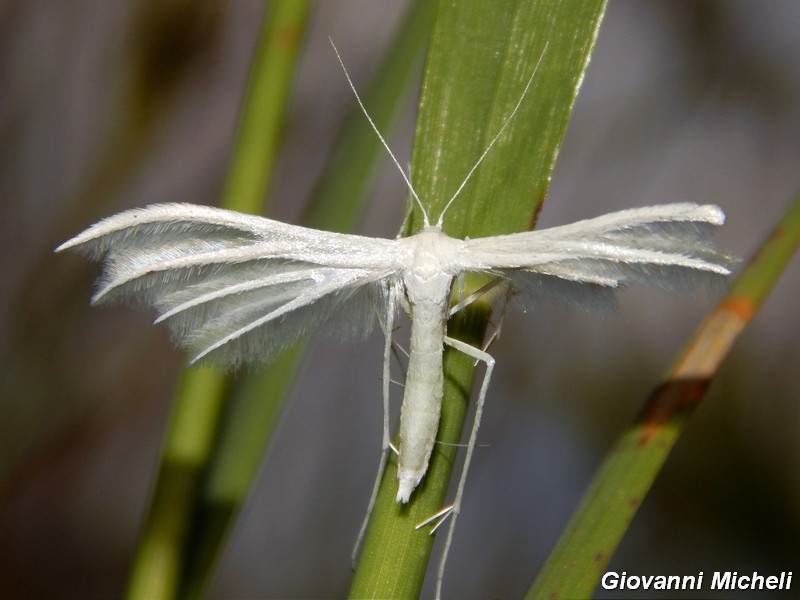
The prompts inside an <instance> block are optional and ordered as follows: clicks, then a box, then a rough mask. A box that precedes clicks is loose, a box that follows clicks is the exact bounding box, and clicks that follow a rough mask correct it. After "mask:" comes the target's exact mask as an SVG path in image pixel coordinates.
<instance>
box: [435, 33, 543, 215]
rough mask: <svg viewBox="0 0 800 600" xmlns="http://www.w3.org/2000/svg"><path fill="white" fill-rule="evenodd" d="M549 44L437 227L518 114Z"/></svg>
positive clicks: (444, 210) (448, 204) (444, 209)
mask: <svg viewBox="0 0 800 600" xmlns="http://www.w3.org/2000/svg"><path fill="white" fill-rule="evenodd" d="M549 44H550V42H546V43H545V45H544V49H543V50H542V54H541V55H540V56H539V60H538V61H536V66H535V67H534V68H533V73H531V76H530V77H529V78H528V83H526V84H525V89H523V90H522V94H520V96H519V100H517V104H516V106H514V110H512V111H511V114H509V115H508V116H507V117H506V120H505V121H503V124H502V126H501V127H500V129H499V130H498V132H497V133H496V134H495V136H494V137H493V138H492V141H491V142H489V145H488V146H486V149H485V150H484V151H483V153H482V154H481V155H480V157H479V158H478V160H477V161H476V162H475V164H474V165H472V168H471V169H470V170H469V173H467V176H466V177H465V178H464V181H462V182H461V185H459V186H458V189H457V190H456V191H455V193H454V194H453V195H452V197H451V198H450V200H448V201H447V204H445V205H444V208H443V209H442V212H441V213H440V214H439V220H438V221H437V222H436V226H437V227H439V228H441V227H442V225H443V224H444V215H445V213H446V212H447V210H448V209H449V208H450V205H452V204H453V202H454V201H455V199H456V198H457V197H458V195H459V194H460V193H461V190H463V189H464V186H465V185H467V182H468V181H469V180H470V179H471V178H472V174H473V173H475V169H477V168H478V166H479V165H480V164H481V163H482V162H483V159H484V158H486V155H487V154H489V151H490V150H491V149H492V146H494V144H495V142H497V140H498V139H500V136H501V135H503V132H504V131H505V130H506V127H508V124H509V123H510V122H511V119H513V118H514V115H516V114H517V111H518V110H519V107H520V106H522V101H523V100H524V99H525V95H526V94H527V93H528V89H530V87H531V84H532V83H533V78H534V77H536V72H537V71H538V70H539V65H541V64H542V59H544V55H545V54H546V53H547V46H548V45H549Z"/></svg>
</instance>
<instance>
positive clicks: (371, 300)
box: [56, 48, 729, 597]
mask: <svg viewBox="0 0 800 600" xmlns="http://www.w3.org/2000/svg"><path fill="white" fill-rule="evenodd" d="M334 50H335V48H334ZM338 56H339V55H338V52H337V57H338ZM339 61H340V62H341V58H339ZM539 62H541V58H540V59H539ZM342 68H343V69H344V65H343V64H342ZM537 68H538V64H537ZM535 73H536V70H534V73H533V74H532V75H531V77H530V79H529V80H528V82H527V84H526V86H525V88H524V90H523V91H522V93H521V94H520V97H519V100H518V101H517V104H516V106H515V107H514V109H513V110H512V111H511V112H510V114H509V115H508V116H507V117H506V119H505V121H504V122H503V125H502V126H501V127H500V129H499V131H498V132H497V133H496V135H495V136H494V138H493V139H492V141H491V142H490V143H489V144H488V146H487V147H486V148H485V150H484V151H483V153H482V154H481V156H480V158H479V159H478V160H477V161H476V162H475V164H474V166H473V167H472V168H471V169H470V171H469V172H468V173H467V174H466V175H465V177H464V180H463V181H462V183H461V185H460V186H459V187H458V189H456V190H455V192H454V193H453V195H452V197H451V198H450V199H449V201H448V202H447V203H446V204H445V208H444V209H443V210H442V212H441V214H440V215H439V217H438V219H437V220H436V221H435V222H434V223H432V222H431V220H430V218H429V215H428V214H427V212H426V211H425V208H424V206H423V204H422V202H421V200H420V198H419V196H418V195H417V193H416V191H415V190H414V187H413V185H412V184H411V181H410V180H409V178H408V177H407V176H406V174H405V173H404V171H403V169H402V168H401V167H400V164H399V162H398V161H397V159H396V158H395V156H394V154H392V152H391V150H390V149H389V147H388V145H387V144H386V142H385V140H384V139H383V137H382V136H381V134H380V133H379V132H378V130H377V128H376V127H375V125H374V123H373V122H372V119H371V118H370V117H369V115H368V114H367V112H366V110H365V109H364V106H363V104H362V102H361V99H360V98H359V97H358V93H357V92H356V90H355V87H354V86H353V83H352V81H351V80H350V77H349V75H348V74H347V71H346V70H345V76H346V77H347V81H348V83H349V85H350V87H351V88H352V90H353V93H354V94H355V96H356V99H357V101H358V103H359V105H360V106H361V108H362V110H363V111H364V114H365V115H366V117H367V119H369V122H370V124H371V125H372V127H373V129H374V130H375V133H376V134H377V135H378V137H379V138H380V140H381V142H382V143H383V145H384V146H385V147H386V150H387V151H388V152H389V155H390V156H391V158H392V160H393V161H394V162H395V164H396V165H397V167H398V169H399V170H400V172H401V173H402V175H403V178H404V180H405V182H406V184H407V186H408V188H409V190H410V193H411V195H412V197H413V202H414V206H415V207H416V208H418V209H419V210H420V211H421V214H422V217H423V222H424V227H423V229H422V230H421V231H420V232H419V233H416V234H415V235H411V236H409V237H398V238H396V239H383V238H372V237H364V236H359V235H348V234H341V233H331V232H327V231H319V230H314V229H309V228H305V227H300V226H297V225H288V224H286V223H281V222H278V221H274V220H271V219H267V218H263V217H258V216H252V215H245V214H240V213H236V212H232V211H229V210H223V209H218V208H210V207H206V206H197V205H192V204H160V205H153V206H150V207H147V208H142V209H133V210H128V211H126V212H123V213H120V214H118V215H115V216H112V217H108V218H106V219H103V220H102V221H100V222H98V223H97V224H95V225H93V226H92V227H90V228H89V229H87V230H86V231H84V232H83V233H81V234H79V235H77V236H76V237H74V238H72V239H71V240H69V241H67V242H65V243H64V244H62V245H61V246H59V247H58V248H57V249H56V251H61V250H67V249H70V250H72V249H74V250H78V251H80V252H83V253H85V254H88V255H89V256H90V257H91V258H94V259H103V260H104V269H103V275H102V277H101V278H100V280H99V284H98V289H97V292H96V293H95V294H94V296H93V298H92V302H93V303H101V302H108V301H114V300H130V299H133V300H137V301H140V302H143V303H144V304H147V305H150V306H153V307H154V308H155V309H156V310H157V311H158V313H159V316H158V318H157V319H156V322H157V323H158V322H164V323H166V324H167V325H168V326H169V328H170V330H171V332H172V334H173V337H174V339H175V341H176V343H177V344H179V345H180V346H181V347H184V348H186V349H188V350H189V351H190V352H191V353H192V354H191V356H192V358H191V362H192V363H194V362H196V361H199V360H203V361H209V362H213V363H216V364H218V365H222V366H224V367H230V368H235V367H237V366H240V365H242V364H246V363H257V362H261V363H263V362H267V361H269V360H270V359H271V358H273V357H274V356H275V355H276V353H278V352H280V351H281V350H283V349H284V348H286V347H287V346H289V345H291V344H292V343H293V342H295V341H296V340H297V339H298V338H300V337H301V336H303V335H304V334H306V333H309V332H312V331H316V330H318V329H319V328H320V327H324V326H328V327H331V328H332V329H333V330H334V331H336V332H338V333H346V334H348V336H349V337H358V336H360V335H365V334H366V333H367V332H368V331H369V330H370V329H371V327H372V325H373V323H374V321H375V316H376V315H377V316H378V317H379V318H378V320H379V322H380V325H381V327H382V329H383V332H384V334H385V339H386V343H385V346H384V368H383V373H384V377H383V403H384V426H383V429H384V431H383V453H382V457H381V470H382V469H383V467H384V465H385V462H386V457H387V454H388V451H389V449H390V448H391V449H392V450H394V451H395V452H397V454H398V470H397V479H398V488H397V502H403V503H406V502H408V501H409V498H410V496H411V495H412V493H413V492H414V489H415V488H416V487H417V485H418V484H419V482H420V480H421V479H422V478H423V477H424V476H425V473H426V471H427V469H428V462H429V460H430V456H431V452H432V450H433V447H434V444H435V442H436V433H437V429H438V426H439V417H440V410H441V403H442V395H443V386H444V381H443V374H442V355H443V346H444V345H445V344H447V345H450V346H452V347H454V348H456V349H457V350H459V351H461V352H464V353H465V354H467V355H469V356H470V357H472V358H474V359H475V360H476V361H481V362H483V363H485V365H486V373H485V375H484V378H483V382H482V384H481V386H480V391H479V393H478V397H477V400H476V417H475V421H474V424H473V426H472V431H471V434H470V436H469V441H468V444H467V449H466V455H465V460H464V466H463V470H462V474H461V477H460V480H459V483H458V487H457V490H456V494H455V498H454V501H453V504H452V506H450V507H447V508H445V509H443V510H442V511H440V512H439V513H437V514H436V515H434V516H433V517H431V519H429V520H427V521H426V522H425V523H424V524H427V523H430V522H432V521H436V524H435V526H434V530H435V528H436V527H438V526H439V525H440V524H441V523H442V522H443V520H444V519H445V518H446V517H447V516H448V515H450V516H451V523H450V528H449V531H448V535H447V540H446V542H445V548H444V551H443V555H442V558H441V562H440V564H439V570H438V576H437V597H438V596H440V595H441V594H440V592H441V583H442V575H443V571H444V564H445V560H446V557H447V551H448V549H449V546H450V543H451V540H452V535H453V531H454V526H455V521H456V515H457V514H458V512H459V509H460V506H461V499H462V495H463V490H464V483H465V480H466V474H467V469H468V467H469V463H470V459H471V456H472V452H473V449H474V447H475V442H476V436H477V431H478V427H479V425H480V415H481V413H482V410H483V405H484V401H485V399H486V393H487V389H488V385H489V380H490V378H491V374H492V369H493V366H494V359H493V358H492V357H491V356H490V355H489V354H488V353H486V352H485V351H484V350H482V349H479V348H474V347H472V346H469V345H467V344H465V343H463V342H460V341H458V340H455V339H451V338H449V337H448V336H447V335H446V323H447V319H448V317H449V316H450V315H451V314H452V312H454V311H456V310H459V309H461V308H463V307H464V305H466V304H468V303H469V302H470V301H471V300H472V299H474V298H472V297H470V298H468V299H466V300H464V301H462V302H460V303H459V304H457V305H456V306H455V307H454V308H451V303H450V297H451V290H452V288H453V283H454V280H455V279H456V278H458V277H460V276H461V275H464V274H468V273H479V274H482V275H484V276H488V277H490V278H492V279H493V280H494V281H496V282H503V283H505V284H507V285H510V286H511V288H512V290H514V291H515V293H517V294H519V295H523V296H534V297H537V296H538V297H542V296H556V297H557V298H560V299H563V300H564V301H567V302H569V303H571V304H573V305H577V306H578V307H584V308H591V307H593V306H594V305H597V304H598V303H602V302H608V301H612V300H613V295H614V292H615V291H616V290H617V289H619V288H620V286H621V285H623V284H625V283H629V282H635V283H640V284H644V285H654V286H659V287H662V288H666V289H677V290H687V289H691V288H693V287H694V286H695V285H697V284H702V283H709V282H712V281H713V280H714V279H717V278H723V277H725V276H727V275H728V274H729V270H728V268H727V263H728V258H727V257H726V256H725V255H723V254H721V253H719V252H717V251H716V250H715V249H714V248H713V246H712V245H711V243H710V241H709V234H710V232H711V231H712V230H713V229H714V228H715V227H716V226H719V225H722V223H723V221H724V214H723V212H722V211H721V210H720V209H719V208H718V207H716V206H711V205H705V206H700V205H696V204H691V203H679V204H666V205H662V206H650V207H644V208H637V209H630V210H623V211H620V212H615V213H610V214H607V215H604V216H601V217H597V218H594V219H588V220H584V221H579V222H576V223H572V224H570V225H563V226H560V227H552V228H550V229H544V230H539V231H528V232H523V233H514V234H509V235H498V236H492V237H484V238H476V239H463V240H462V239H457V238H452V237H450V236H448V235H447V234H445V233H444V232H443V231H442V224H443V220H444V216H445V213H446V211H447V210H448V208H449V207H450V206H451V205H452V204H453V202H454V201H455V200H456V198H457V197H458V195H459V193H460V192H461V190H462V189H463V188H464V186H465V185H466V183H467V181H469V179H470V177H471V176H472V174H473V173H474V172H475V170H476V169H477V167H478V166H479V164H480V163H481V161H482V160H483V159H484V158H485V157H486V155H487V154H488V153H489V151H490V150H491V148H492V146H493V145H494V143H495V142H496V141H497V140H498V139H499V138H500V136H501V135H502V134H503V131H504V130H505V128H506V126H507V125H508V123H509V122H510V121H511V119H512V118H513V117H514V115H515V114H516V112H517V110H518V109H519V107H520V105H521V104H522V102H523V100H524V98H525V94H526V93H527V91H528V88H529V87H530V85H531V83H532V81H533V78H534V75H535ZM398 306H402V307H404V308H405V309H406V311H407V312H408V313H409V315H410V318H411V334H410V348H409V360H408V367H407V373H406V381H405V391H404V397H403V403H402V407H401V416H400V433H399V445H398V448H396V449H395V448H394V447H393V446H391V443H390V436H389V418H388V406H389V360H390V354H391V336H392V330H393V326H394V319H395V313H396V311H397V308H398ZM380 477H381V472H379V473H378V479H377V480H376V485H375V487H374V489H373V494H372V498H371V500H370V509H371V508H372V505H373V503H374V500H375V496H376V493H377V484H378V482H379V481H380ZM421 525H423V524H421ZM362 534H363V529H362Z"/></svg>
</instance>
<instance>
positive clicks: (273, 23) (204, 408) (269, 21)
mask: <svg viewBox="0 0 800 600" xmlns="http://www.w3.org/2000/svg"><path fill="white" fill-rule="evenodd" d="M308 9H309V3H308V2H302V1H295V0H283V1H279V2H274V3H273V4H272V5H271V7H270V10H269V11H268V12H267V14H266V16H265V23H264V27H263V31H262V34H261V37H260V40H259V43H258V48H257V50H256V53H255V60H254V64H253V69H252V75H251V79H250V84H249V89H248V92H247V97H246V101H245V104H244V107H243V109H242V116H241V119H240V123H239V128H238V132H237V139H236V145H235V148H234V154H233V157H232V159H231V166H230V170H229V175H228V180H227V185H226V189H225V192H224V195H223V201H222V205H223V206H225V207H226V208H231V209H235V210H240V211H243V212H251V213H258V212H260V211H261V210H262V202H263V199H264V197H265V196H266V192H267V188H268V185H269V178H270V173H271V168H272V163H273V161H274V157H275V154H276V148H277V146H278V142H279V137H280V133H281V127H282V124H283V122H284V121H285V113H286V106H287V102H288V97H289V90H290V88H291V79H292V73H293V72H294V63H295V59H296V56H297V50H298V48H299V42H300V40H301V38H302V32H303V31H304V28H305V23H306V20H307V16H308ZM226 387H227V381H226V378H225V377H224V376H223V375H221V374H218V373H215V372H214V371H212V370H211V369H209V368H198V369H193V370H191V371H186V372H184V373H183V375H182V382H181V384H180V385H179V387H178V392H177V394H176V398H175V401H174V408H173V412H172V415H171V419H170V425H169V428H168V431H167V435H166V440H165V443H164V449H163V451H162V456H161V462H160V464H159V469H158V474H157V476H156V483H155V489H154V492H153V497H152V499H151V502H150V506H149V509H148V514H147V517H146V520H145V524H144V528H143V530H142V533H141V536H140V541H139V545H138V547H137V551H136V555H135V558H134V564H133V567H132V571H131V576H130V579H129V582H128V590H127V595H128V597H129V598H131V599H148V600H152V599H157V598H165V599H166V598H174V597H176V595H177V594H178V593H179V587H180V583H181V580H182V578H183V576H184V574H185V568H186V567H185V563H186V560H187V556H188V551H187V550H188V547H189V543H188V540H189V537H190V536H191V534H192V530H193V523H192V521H191V519H192V516H193V514H194V509H195V506H196V502H197V496H198V493H199V491H200V490H201V489H202V488H201V481H202V479H201V478H202V476H203V474H204V471H205V469H206V467H207V463H208V461H209V460H210V457H211V454H212V446H213V442H214V439H215V437H216V433H217V425H218V422H219V414H220V411H221V406H222V403H223V399H224V397H225V389H226Z"/></svg>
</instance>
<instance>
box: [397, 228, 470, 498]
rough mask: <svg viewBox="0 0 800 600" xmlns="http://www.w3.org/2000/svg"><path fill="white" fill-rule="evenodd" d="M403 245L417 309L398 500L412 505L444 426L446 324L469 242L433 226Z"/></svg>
mask: <svg viewBox="0 0 800 600" xmlns="http://www.w3.org/2000/svg"><path fill="white" fill-rule="evenodd" d="M401 241H402V242H403V243H404V245H405V246H407V248H408V250H409V256H408V259H410V263H409V268H407V269H406V270H405V272H404V273H403V284H404V286H405V290H406V294H407V296H408V302H409V304H410V307H411V340H410V344H409V358H408V369H407V371H406V385H405V393H404V395H403V404H402V406H401V408H400V448H399V456H398V458H397V480H398V487H397V501H398V502H408V499H409V497H410V496H411V492H413V491H414V488H416V487H417V484H419V482H420V480H421V479H422V477H423V476H424V475H425V473H426V472H427V470H428V462H429V460H430V457H431V452H432V451H433V444H434V442H435V441H436V432H437V430H438V428H439V415H440V414H441V412H442V395H443V393H444V375H443V372H442V353H443V350H444V338H445V325H446V323H447V314H448V311H449V308H450V288H451V287H452V283H453V272H454V271H456V268H457V263H458V251H459V248H460V247H461V246H462V245H463V242H462V241H461V240H456V239H454V238H451V237H449V236H447V235H445V234H443V233H442V232H441V231H439V230H438V229H437V228H433V227H431V228H427V229H425V230H423V231H421V232H420V233H418V234H416V235H414V236H411V237H409V238H406V239H405V240H401ZM456 272H457V271H456Z"/></svg>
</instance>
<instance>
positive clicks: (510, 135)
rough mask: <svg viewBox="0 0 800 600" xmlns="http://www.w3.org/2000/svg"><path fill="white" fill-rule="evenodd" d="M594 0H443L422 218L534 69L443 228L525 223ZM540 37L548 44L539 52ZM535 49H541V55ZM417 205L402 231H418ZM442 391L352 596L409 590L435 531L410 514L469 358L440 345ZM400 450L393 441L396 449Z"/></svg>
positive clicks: (428, 507)
mask: <svg viewBox="0 0 800 600" xmlns="http://www.w3.org/2000/svg"><path fill="white" fill-rule="evenodd" d="M604 8H605V3H604V2H589V1H586V2H581V1H576V2H565V3H557V2H549V1H545V0H541V1H539V0H534V1H529V0H525V1H523V0H519V1H517V0H503V1H499V2H494V3H477V2H476V3H464V2H457V1H454V0H444V1H442V2H440V3H439V6H438V14H437V19H436V23H435V26H434V32H433V35H432V38H431V44H430V51H429V55H428V60H427V64H426V70H425V75H424V80H423V88H422V95H421V98H420V105H419V107H420V108H419V118H418V121H417V132H416V137H415V140H414V153H413V157H412V169H411V172H412V173H413V183H414V185H415V187H416V190H417V192H418V193H419V195H420V198H421V199H422V202H423V204H424V206H425V209H426V211H427V212H428V215H429V217H430V219H431V221H432V222H435V221H436V219H437V218H438V216H439V213H440V212H441V210H442V208H443V207H444V205H445V203H446V202H447V201H448V199H449V198H450V197H451V196H452V195H453V193H454V192H455V190H456V189H457V188H458V187H459V185H460V184H461V182H462V181H463V180H464V177H465V176H466V174H467V173H468V172H469V170H470V169H471V167H472V166H473V165H474V164H475V162H476V161H477V160H478V157H479V156H480V155H481V153H482V152H483V151H484V149H485V148H486V147H487V145H488V144H489V141H490V140H491V139H492V138H493V137H494V135H495V134H496V133H497V132H498V131H499V129H500V128H501V127H502V124H503V122H504V121H505V119H506V118H507V117H508V115H509V114H510V113H511V112H512V110H513V108H514V106H515V104H516V103H517V100H518V99H519V97H520V94H521V92H522V90H523V88H524V86H525V84H526V82H527V80H528V79H529V77H530V76H531V74H532V73H533V72H534V68H535V67H536V65H537V63H538V62H539V60H540V58H541V65H540V66H539V70H538V71H537V72H536V78H535V80H534V84H533V86H532V87H531V89H530V91H529V93H528V96H527V97H526V99H525V101H524V103H523V104H522V106H521V107H520V110H519V112H518V113H517V115H516V117H515V118H514V120H513V121H512V122H511V123H510V124H509V126H508V129H506V130H505V132H504V134H503V136H502V138H501V139H500V140H498V142H497V144H496V145H495V147H494V148H493V149H492V151H491V152H490V153H489V155H487V157H486V160H485V161H484V162H483V163H482V164H481V166H480V168H479V169H477V170H476V171H475V174H474V176H473V177H472V179H471V180H470V182H469V183H468V184H467V185H466V186H465V187H464V189H463V191H462V193H461V195H460V196H459V199H458V201H457V202H455V203H454V204H453V207H452V210H450V211H449V212H448V213H447V219H446V220H445V227H444V229H445V231H446V232H447V233H448V234H450V235H453V236H458V237H464V236H467V235H469V236H473V237H478V236H487V235H497V234H500V233H509V232H513V231H521V230H525V229H527V228H529V227H531V226H532V225H533V223H534V221H535V216H536V214H537V213H538V210H539V208H540V206H541V203H542V201H543V199H544V196H545V194H546V191H547V187H548V184H549V181H550V175H551V172H552V169H553V165H554V162H555V157H556V155H557V153H558V148H559V147H560V144H561V141H562V139H563V135H564V132H565V130H566V124H567V121H568V119H569V115H570V112H571V110H572V106H573V104H574V101H575V96H576V94H577V91H578V87H579V85H580V81H581V79H582V77H583V74H584V72H585V70H586V67H587V65H588V60H589V56H590V54H591V50H592V48H593V45H594V41H595V38H596V35H597V30H598V28H599V24H600V21H601V19H602V15H603V11H604ZM545 47H546V48H547V51H546V53H544V50H545ZM543 53H544V54H543ZM422 224H423V223H422V215H421V212H420V211H419V210H416V211H415V212H414V213H413V215H412V219H411V221H410V224H409V229H408V232H409V233H412V232H414V231H418V230H419V229H420V228H421V226H422ZM490 312H491V311H490V310H489V309H488V307H487V306H486V305H484V304H482V303H474V304H473V305H471V306H470V307H469V309H468V310H465V311H463V312H462V313H459V314H457V315H456V316H455V317H453V319H451V321H450V323H449V324H448V335H450V336H451V337H456V338H458V339H461V340H462V341H465V342H467V343H470V344H472V345H476V346H480V344H481V340H482V339H483V333H484V330H485V328H486V324H487V321H488V318H489V316H490ZM444 360H445V364H444V369H445V381H446V384H445V400H444V404H443V407H442V417H441V421H440V426H439V432H438V435H437V439H438V440H439V441H441V442H444V444H441V445H437V446H436V447H435V448H434V452H433V455H432V457H431V462H430V465H429V469H428V473H427V474H426V476H425V478H424V479H423V481H422V482H421V483H420V485H419V487H418V488H417V489H416V490H415V492H414V494H413V495H412V497H411V501H410V502H409V504H408V506H398V505H397V504H395V502H394V496H395V494H396V490H397V481H396V479H395V477H396V465H395V463H394V461H393V460H390V461H389V465H388V466H387V469H386V473H385V474H384V477H383V480H382V485H381V489H380V492H379V496H378V500H377V503H376V506H375V508H374V511H373V514H372V518H371V520H370V524H369V527H368V530H367V534H366V538H365V541H364V547H363V549H362V552H361V556H360V558H359V562H358V565H357V567H356V575H355V578H354V581H353V585H352V587H351V589H350V597H352V598H390V597H391V598H416V597H418V596H419V594H420V590H421V589H422V584H423V581H424V577H425V572H426V570H427V563H428V558H429V556H430V552H431V546H432V543H433V538H431V537H430V536H428V535H427V532H426V530H425V529H422V530H415V529H414V527H415V525H416V524H417V523H419V522H420V521H422V520H424V519H425V518H427V517H428V516H430V515H431V514H432V513H434V512H436V511H437V510H438V509H439V508H441V507H442V505H443V504H444V498H445V493H446V490H447V484H448V482H449V478H450V473H451V470H452V465H453V460H454V457H455V453H456V448H455V447H454V446H448V445H445V444H447V443H449V444H457V443H458V442H459V441H460V438H461V432H462V430H463V425H464V418H465V415H466V412H467V406H468V400H469V394H470V392H469V391H470V390H471V388H472V378H473V368H474V365H473V360H472V359H469V358H468V357H465V356H464V355H463V354H460V353H458V352H453V351H451V350H450V349H447V350H446V352H445V359H444ZM401 451H402V450H401Z"/></svg>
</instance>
